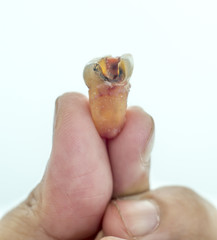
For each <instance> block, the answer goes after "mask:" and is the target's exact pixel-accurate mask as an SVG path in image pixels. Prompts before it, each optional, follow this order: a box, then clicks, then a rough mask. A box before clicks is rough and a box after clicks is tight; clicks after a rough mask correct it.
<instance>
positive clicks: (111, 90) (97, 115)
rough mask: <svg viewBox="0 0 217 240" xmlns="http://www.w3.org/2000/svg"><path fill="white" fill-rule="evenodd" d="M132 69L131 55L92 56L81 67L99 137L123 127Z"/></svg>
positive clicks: (113, 132)
mask: <svg viewBox="0 0 217 240" xmlns="http://www.w3.org/2000/svg"><path fill="white" fill-rule="evenodd" d="M132 71H133V62H132V56H131V55H123V56H121V57H116V58H113V57H104V58H98V59H94V60H92V61H91V62H89V63H88V64H87V65H86V66H85V68H84V80H85V83H86V85H87V86H88V88H89V102H90V111H91V115H92V118H93V121H94V124H95V126H96V129H97V131H98V132H99V134H100V136H101V137H104V138H113V137H115V136H116V135H117V134H118V133H119V132H120V131H121V129H122V128H123V126H124V122H125V115H126V109H127V97H128V93H129V89H130V83H129V78H130V76H131V74H132Z"/></svg>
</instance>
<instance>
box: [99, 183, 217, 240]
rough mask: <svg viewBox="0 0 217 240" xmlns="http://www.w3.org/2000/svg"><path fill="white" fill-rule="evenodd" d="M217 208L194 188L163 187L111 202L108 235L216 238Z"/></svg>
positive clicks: (141, 239) (145, 238)
mask: <svg viewBox="0 0 217 240" xmlns="http://www.w3.org/2000/svg"><path fill="white" fill-rule="evenodd" d="M216 221H217V211H216V209H215V208H214V207H213V206H212V205H210V204H209V203H208V202H207V201H205V200H204V199H202V198H201V197H200V196H198V195H197V194H196V193H194V192H193V191H191V190H189V189H187V188H182V187H168V188H160V189H158V190H155V191H151V192H148V193H145V194H143V195H141V196H140V199H138V200H130V199H127V200H117V201H115V202H112V203H111V204H110V205H109V207H108V208H107V211H106V213H105V216H104V220H103V231H104V233H105V236H107V235H113V236H117V237H120V238H126V239H129V238H130V239H131V238H132V239H134V238H136V239H139V240H159V239H165V240H173V239H177V240H184V239H192V240H198V239H206V240H214V239H217V238H216V237H217V230H216Z"/></svg>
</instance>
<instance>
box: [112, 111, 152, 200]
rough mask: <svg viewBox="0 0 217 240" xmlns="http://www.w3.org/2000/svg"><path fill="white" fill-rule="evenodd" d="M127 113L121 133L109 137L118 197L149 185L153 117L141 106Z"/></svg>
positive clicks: (114, 184) (144, 188)
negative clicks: (114, 136)
mask: <svg viewBox="0 0 217 240" xmlns="http://www.w3.org/2000/svg"><path fill="white" fill-rule="evenodd" d="M126 117H127V120H126V123H125V126H124V128H123V130H122V131H121V132H120V134H119V135H118V136H117V137H116V138H114V139H111V140H108V153H109V158H110V162H111V167H112V173H113V196H115V197H117V196H126V195H132V194H138V193H141V192H144V191H147V190H148V189H149V170H150V153H151V150H152V146H153V142H154V121H153V118H152V117H151V116H150V115H149V114H147V113H146V112H144V111H143V110H142V109H141V108H139V107H132V108H130V109H129V110H128V112H127V116H126Z"/></svg>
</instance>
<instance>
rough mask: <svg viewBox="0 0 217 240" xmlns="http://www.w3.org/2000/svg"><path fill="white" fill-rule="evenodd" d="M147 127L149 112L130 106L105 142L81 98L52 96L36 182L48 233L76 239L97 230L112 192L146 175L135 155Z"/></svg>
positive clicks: (141, 149)
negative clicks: (42, 167)
mask: <svg viewBox="0 0 217 240" xmlns="http://www.w3.org/2000/svg"><path fill="white" fill-rule="evenodd" d="M151 129H153V122H152V119H151V117H150V116H149V115H148V114H146V113H144V112H143V111H142V110H141V109H139V108H131V109H130V110H129V111H128V114H127V121H126V125H125V126H124V129H123V131H122V132H121V133H120V134H119V136H118V138H117V139H114V140H109V141H108V142H107V146H106V143H105V141H103V140H102V139H101V138H100V137H99V135H98V133H97V131H96V129H95V127H94V124H93V122H92V119H91V116H90V111H89V107H88V100H87V99H86V97H84V96H82V95H80V94H77V93H68V94H65V95H63V96H62V97H60V98H59V99H58V100H57V108H56V117H55V124H54V136H53V148H52V152H51V157H50V160H49V163H48V166H47V170H46V173H45V176H44V178H43V181H42V184H41V186H40V187H41V189H42V191H41V192H42V193H41V195H42V201H41V206H42V211H41V212H42V213H43V214H42V216H41V218H42V225H43V228H45V230H46V232H48V233H49V235H51V236H55V237H57V238H60V239H68V238H70V239H82V238H85V237H87V236H90V235H94V234H95V233H96V232H97V230H98V228H99V224H100V221H101V219H102V216H103V213H104V211H105V208H106V206H107V204H108V202H109V200H110V199H111V196H112V194H114V195H117V194H119V193H120V192H121V193H123V194H124V192H125V191H128V189H131V186H132V185H136V184H137V181H140V179H141V177H142V178H143V177H144V176H145V175H146V171H145V170H144V169H143V168H141V167H140V160H141V153H142V152H144V151H145V147H146V145H147V142H148V140H149V138H150V134H152V133H153V131H152V130H151ZM141 133H143V134H141ZM132 143H134V145H135V146H134V147H132ZM107 148H108V153H107ZM126 154H127V156H128V157H127V158H126ZM108 155H109V156H111V158H110V160H109V157H108ZM110 161H111V162H110ZM110 164H111V166H112V169H111V167H110ZM129 166H130V168H129ZM135 170H136V172H135ZM112 172H113V179H112ZM127 175H128V176H134V175H135V176H134V177H132V178H129V177H127ZM144 178H145V177H144ZM113 184H114V192H113V193H112V191H113ZM117 186H118V187H117ZM141 190H142V189H141ZM75 226H76V227H75ZM84 226H85V229H84Z"/></svg>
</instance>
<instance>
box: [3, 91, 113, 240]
mask: <svg viewBox="0 0 217 240" xmlns="http://www.w3.org/2000/svg"><path fill="white" fill-rule="evenodd" d="M54 125H55V126H54V136H53V147H52V152H51V156H50V160H49V162H48V166H47V169H46V171H45V174H44V177H43V179H42V181H41V183H40V184H39V185H38V186H37V187H36V189H35V190H34V191H33V192H32V193H31V194H30V196H29V197H28V199H27V200H26V201H25V202H23V203H22V204H21V205H19V206H18V207H17V208H15V209H14V210H13V211H12V212H10V213H9V214H7V215H6V216H5V217H4V218H3V219H2V221H1V222H0V236H1V237H0V238H1V240H9V239H22V240H24V239H43V240H47V239H49V240H51V239H61V240H64V239H71V240H73V239H76V240H77V239H88V238H89V237H90V236H93V235H95V234H96V233H97V232H98V229H99V227H100V224H101V219H102V216H103V214H104V211H105V209H106V206H107V204H108V202H109V200H110V198H111V195H112V176H111V171H110V165H109V160H108V156H107V150H106V146H105V144H104V142H103V140H102V139H101V138H100V137H99V135H98V133H97V131H96V129H95V127H94V125H93V122H92V120H91V116H90V112H89V108H88V102H87V99H86V98H85V97H84V96H82V95H80V94H76V93H68V94H64V95H63V96H61V97H60V98H59V99H58V100H57V108H56V120H55V124H54ZM102 179H103V183H102ZM2 236H3V239H2Z"/></svg>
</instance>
